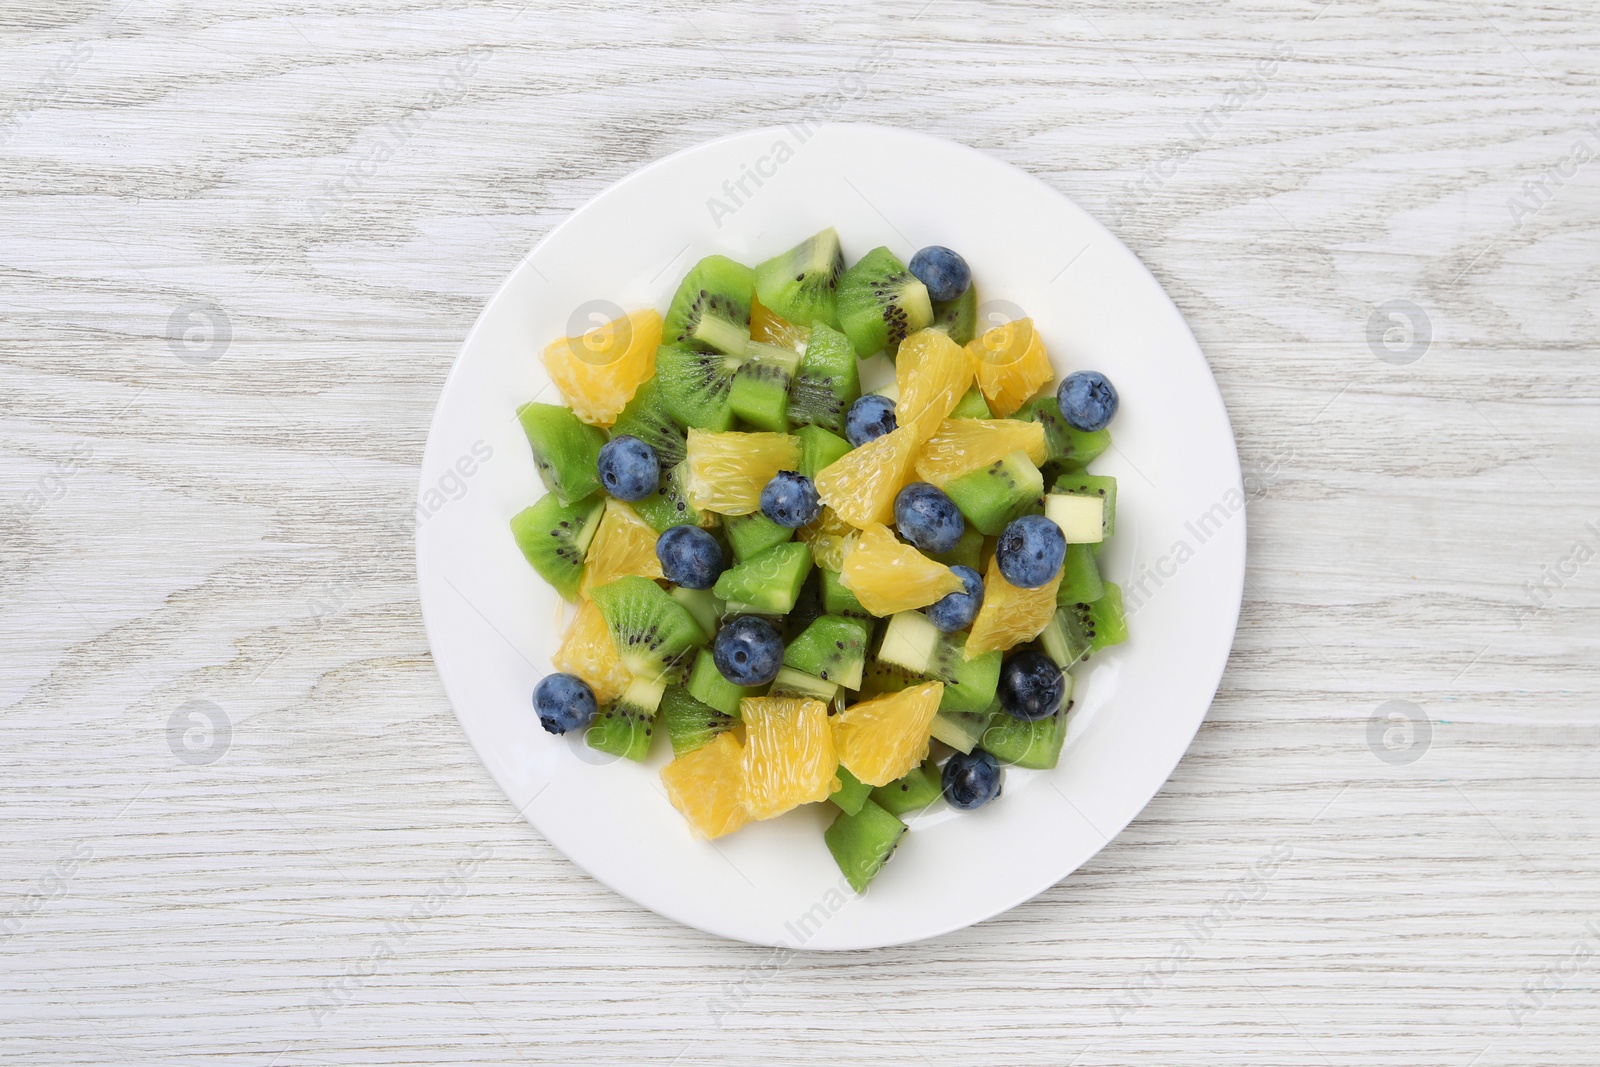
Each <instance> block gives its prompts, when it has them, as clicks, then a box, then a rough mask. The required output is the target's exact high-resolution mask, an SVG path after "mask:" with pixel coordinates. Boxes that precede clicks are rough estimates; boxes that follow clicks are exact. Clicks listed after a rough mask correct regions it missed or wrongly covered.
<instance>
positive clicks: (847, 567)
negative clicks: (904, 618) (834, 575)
mask: <svg viewBox="0 0 1600 1067" xmlns="http://www.w3.org/2000/svg"><path fill="white" fill-rule="evenodd" d="M839 580H840V581H841V582H842V583H843V584H844V587H845V588H846V589H848V590H850V591H851V592H852V593H854V594H855V595H856V599H857V600H859V601H861V606H862V607H864V608H866V609H867V610H868V611H870V612H872V614H874V615H877V616H879V617H880V618H882V617H884V616H888V615H893V614H894V613H895V612H897V611H911V610H912V609H914V608H925V607H927V606H928V605H929V604H932V603H933V602H934V601H935V600H938V599H940V598H941V597H943V596H944V595H945V594H947V593H957V592H960V591H961V590H962V589H963V588H965V586H963V585H962V584H961V579H960V578H958V577H956V573H955V572H954V571H952V570H951V569H950V568H949V567H946V566H945V565H944V564H943V563H935V562H934V561H933V560H931V559H929V558H928V557H927V556H924V555H923V554H922V553H921V552H918V551H917V550H916V549H915V548H912V547H911V546H910V545H908V544H904V543H902V542H901V541H900V540H898V539H897V538H896V537H895V535H894V534H892V533H890V532H889V528H888V527H887V526H883V525H880V524H878V523H873V524H872V525H870V526H868V527H866V528H865V529H863V530H862V531H861V537H860V538H859V539H858V540H857V541H856V545H855V548H854V549H852V550H851V552H850V554H849V555H848V556H847V557H846V558H845V561H844V567H843V569H842V570H841V571H840V572H839ZM896 777H898V775H896Z"/></svg>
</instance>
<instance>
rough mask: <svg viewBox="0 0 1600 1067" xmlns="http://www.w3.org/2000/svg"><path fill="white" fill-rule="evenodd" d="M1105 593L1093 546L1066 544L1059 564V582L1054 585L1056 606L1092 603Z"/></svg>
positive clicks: (1104, 585)
mask: <svg viewBox="0 0 1600 1067" xmlns="http://www.w3.org/2000/svg"><path fill="white" fill-rule="evenodd" d="M1105 594H1106V584H1105V581H1104V579H1102V578H1101V577H1100V562H1099V561H1098V560H1096V559H1095V558H1094V546H1093V545H1086V544H1085V545H1074V544H1068V545H1067V555H1066V559H1065V560H1063V561H1062V564H1061V584H1060V585H1059V586H1057V587H1056V606H1057V607H1065V606H1067V605H1069V604H1077V603H1079V602H1082V603H1085V604H1092V603H1094V602H1095V601H1096V600H1099V599H1100V598H1101V597H1103V596H1105Z"/></svg>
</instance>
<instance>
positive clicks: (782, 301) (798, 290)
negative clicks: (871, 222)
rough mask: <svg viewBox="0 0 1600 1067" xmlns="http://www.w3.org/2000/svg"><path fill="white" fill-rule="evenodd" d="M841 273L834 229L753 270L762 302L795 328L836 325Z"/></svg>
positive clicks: (842, 270) (810, 238)
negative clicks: (836, 306) (835, 297)
mask: <svg viewBox="0 0 1600 1067" xmlns="http://www.w3.org/2000/svg"><path fill="white" fill-rule="evenodd" d="M843 273H844V253H843V252H842V251H840V249H839V235H838V234H837V233H836V232H834V229H833V227H831V226H830V227H828V228H827V229H826V230H823V231H822V232H821V233H818V234H814V235H812V236H811V237H807V238H806V239H805V240H804V241H801V242H800V243H799V244H797V245H795V246H794V247H793V248H791V249H789V250H788V251H787V252H780V253H779V254H777V255H775V256H773V257H772V258H771V259H769V260H767V261H766V262H765V263H762V264H760V265H759V266H757V267H756V270H755V287H756V296H757V297H759V298H760V300H761V303H762V304H763V305H764V306H766V307H769V308H771V309H772V310H773V311H775V312H777V313H778V314H779V315H781V316H782V317H783V318H786V319H788V320H789V321H790V322H792V323H794V324H795V325H797V326H814V325H815V324H817V323H822V324H824V325H827V326H832V327H834V328H835V329H837V328H838V326H839V317H838V312H837V310H836V308H835V303H834V293H835V290H836V289H837V288H838V285H839V276H840V275H841V274H843Z"/></svg>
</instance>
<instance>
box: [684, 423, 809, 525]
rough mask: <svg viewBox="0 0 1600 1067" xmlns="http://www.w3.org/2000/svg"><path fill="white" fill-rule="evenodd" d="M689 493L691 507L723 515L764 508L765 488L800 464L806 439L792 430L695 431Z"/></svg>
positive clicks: (686, 488) (691, 443) (692, 432)
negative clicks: (787, 432)
mask: <svg viewBox="0 0 1600 1067" xmlns="http://www.w3.org/2000/svg"><path fill="white" fill-rule="evenodd" d="M688 449H689V456H688V458H687V459H686V460H685V461H684V470H685V471H686V472H687V476H686V477H685V479H684V487H683V489H684V494H685V495H686V496H687V497H688V498H689V506H690V507H692V508H697V509H699V510H700V511H714V512H716V513H717V514H719V515H749V514H750V513H751V512H754V511H760V510H761V490H762V489H765V488H766V485H767V483H768V482H770V481H771V480H772V476H773V475H774V474H777V473H778V472H779V471H792V470H798V469H799V468H800V439H799V438H797V437H791V436H789V435H788V434H786V433H708V432H707V431H705V430H690V431H689V445H688Z"/></svg>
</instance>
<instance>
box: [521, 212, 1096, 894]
mask: <svg viewBox="0 0 1600 1067" xmlns="http://www.w3.org/2000/svg"><path fill="white" fill-rule="evenodd" d="M977 327H978V297H977V290H976V287H975V286H974V284H973V279H972V272H971V270H970V268H969V267H968V265H967V263H966V261H965V260H963V259H962V257H961V256H960V255H958V254H957V253H955V252H954V251H952V250H950V249H948V248H943V247H939V246H934V247H929V248H924V249H922V250H921V251H919V252H918V253H917V254H916V255H915V256H914V257H912V259H911V262H910V264H909V265H907V264H905V263H902V262H901V261H900V260H899V259H898V258H897V257H896V256H895V255H894V253H893V252H891V251H890V250H889V249H887V248H875V249H873V250H872V251H870V252H868V253H867V254H866V255H864V256H862V257H861V259H860V260H858V261H857V262H856V263H855V264H854V265H853V266H850V267H846V265H845V257H844V253H843V251H842V250H841V248H840V245H839V238H838V235H837V234H836V233H835V232H834V231H833V230H832V229H828V230H824V231H823V232H821V233H819V234H817V235H816V236H814V237H812V238H810V239H808V240H806V241H803V242H801V243H800V244H799V245H798V246H796V247H794V248H792V249H790V250H788V251H787V252H783V253H781V254H780V255H777V256H774V257H773V258H771V259H769V260H767V261H766V262H764V263H761V264H760V265H759V266H756V267H755V268H753V269H752V268H750V267H748V266H745V265H744V264H742V263H738V262H736V261H734V260H732V259H729V258H727V257H726V256H721V255H712V256H708V257H707V258H705V259H702V260H701V261H700V262H699V263H697V264H695V266H694V268H693V269H692V270H690V272H689V274H688V276H687V277H685V278H684V279H683V281H682V283H681V284H680V285H679V286H678V289H677V292H676V293H675V294H674V295H673V297H672V301H671V304H670V305H669V306H668V308H667V312H666V314H665V316H663V315H661V314H659V313H658V312H657V311H656V310H655V309H653V308H645V309H641V310H639V311H636V312H634V313H632V314H630V315H627V316H625V317H623V318H620V319H618V320H617V321H615V322H612V323H609V324H607V325H605V326H603V327H600V328H599V329H597V330H592V331H590V332H588V333H586V334H584V335H582V336H580V337H566V338H560V339H558V340H556V341H555V342H553V343H552V344H551V345H550V346H549V347H548V348H547V349H546V350H545V352H544V362H545V367H546V369H547V370H548V372H549V374H550V377H551V379H552V380H553V381H554V382H555V384H556V385H557V386H558V387H559V388H560V390H561V393H562V396H563V398H564V400H565V404H543V403H527V404H524V405H523V406H522V407H521V408H520V409H519V410H518V416H519V418H520V420H521V423H522V427H523V429H524V431H525V432H526V433H527V437H528V443H529V445H530V446H531V447H532V450H533V459H534V463H535V465H536V467H537V469H538V472H539V476H540V478H541V479H542V480H543V482H544V485H545V488H546V489H547V490H548V493H547V495H545V496H544V497H543V498H542V499H540V500H539V501H538V502H537V503H535V504H533V505H532V506H531V507H528V508H526V509H525V510H523V511H522V512H520V513H519V514H517V515H516V516H515V517H513V518H512V520H511V532H512V536H513V537H514V538H515V540H516V543H517V545H518V546H519V547H520V548H521V550H522V553H523V555H524V556H525V557H526V558H527V560H528V562H529V563H530V564H531V565H532V566H533V569H534V570H535V571H537V572H538V573H539V575H540V576H542V577H543V578H544V580H545V581H547V582H549V583H550V585H551V586H553V587H554V588H555V590H556V592H558V593H559V594H560V595H561V596H562V597H564V598H565V599H566V600H568V601H570V602H571V603H572V605H574V607H575V609H576V615H575V617H574V618H573V620H572V622H571V624H570V626H569V628H568V630H567V632H566V634H565V636H564V638H563V639H562V642H561V647H560V649H559V651H558V652H557V653H556V655H555V657H554V658H553V661H552V662H553V665H554V667H555V668H556V671H558V672H559V673H553V674H551V675H549V676H547V677H545V678H544V679H543V680H541V681H540V682H539V684H538V686H537V688H536V689H535V690H534V693H533V703H534V709H535V712H536V713H537V715H538V717H539V720H540V722H541V724H542V725H543V727H544V728H545V729H546V730H548V731H550V732H551V733H554V734H562V733H567V732H569V731H579V730H582V731H585V734H584V743H585V744H587V745H589V746H592V747H593V748H595V749H598V750H600V751H602V752H607V753H612V754H614V755H617V756H620V757H625V758H627V759H629V760H635V761H644V760H645V759H647V758H648V757H649V756H650V754H651V749H652V745H653V744H656V743H657V737H658V735H660V734H662V733H664V734H665V735H666V738H667V743H669V744H670V745H671V749H672V759H671V761H670V762H668V763H666V765H665V766H663V767H662V768H661V771H660V775H661V783H662V785H663V786H664V788H665V792H666V796H667V799H668V800H669V801H670V802H671V804H672V805H673V807H675V808H676V809H677V810H678V811H679V812H680V813H681V814H682V815H683V818H684V819H685V821H686V823H687V825H688V830H689V832H690V833H692V834H693V835H695V836H697V837H700V838H703V839H710V838H716V837H720V836H722V835H724V834H730V833H733V832H734V831H736V830H738V829H739V828H741V827H743V826H745V825H746V824H747V823H750V822H754V821H758V820H762V819H772V818H777V817H779V816H781V815H783V814H784V813H786V812H788V811H791V810H793V809H795V808H797V807H799V806H800V805H803V804H825V805H830V806H831V808H830V810H833V811H834V812H835V815H834V818H833V820H832V823H831V825H830V826H829V827H828V829H827V830H826V831H825V833H824V834H823V837H824V839H825V842H826V844H827V847H828V849H829V851H830V852H831V853H832V855H833V857H834V859H835V860H836V861H837V862H838V864H839V867H840V869H841V870H842V871H843V873H844V876H845V878H846V879H847V881H848V882H849V884H850V885H851V886H852V887H853V888H854V889H855V890H856V891H857V892H862V891H864V890H865V889H866V887H867V885H868V884H869V883H870V882H871V881H872V880H873V878H874V877H875V876H876V874H877V873H878V871H879V870H880V869H881V868H882V867H883V865H884V863H885V861H887V860H888V858H889V857H890V855H891V854H892V853H893V851H894V850H895V848H896V847H897V845H898V844H899V843H900V841H901V838H902V836H903V835H904V834H905V833H906V831H907V820H908V819H911V817H912V816H913V814H914V813H917V812H920V811H923V810H925V809H927V808H928V807H929V806H930V805H934V804H939V803H943V804H947V805H949V806H950V807H952V808H954V809H957V810H961V811H972V810H976V809H979V808H982V807H984V806H985V805H987V804H989V803H990V802H992V801H994V800H995V799H996V798H997V797H999V795H1000V792H1001V787H1002V785H1003V783H1004V777H1005V768H1006V767H1007V766H1014V767H1026V768H1036V769H1045V768H1050V767H1053V766H1055V764H1056V761H1057V759H1058V758H1059V756H1060V752H1061V746H1062V740H1063V738H1064V737H1065V735H1066V721H1067V714H1068V710H1069V709H1070V708H1071V707H1072V690H1073V674H1072V673H1071V672H1072V670H1073V668H1075V667H1077V665H1079V664H1081V663H1083V662H1084V661H1085V660H1086V659H1088V657H1089V656H1090V655H1091V654H1092V653H1094V652H1096V651H1098V650H1100V649H1103V648H1106V647H1107V646H1110V645H1115V644H1117V643H1119V642H1121V641H1123V640H1125V639H1126V638H1127V627H1126V624H1125V620H1124V618H1123V612H1122V596H1121V591H1120V590H1119V589H1118V588H1117V586H1116V585H1115V584H1114V583H1112V582H1110V581H1108V580H1106V578H1105V576H1104V575H1103V574H1102V572H1101V568H1100V562H1099V560H1100V552H1101V549H1102V547H1103V546H1104V544H1105V543H1106V541H1107V540H1109V539H1110V538H1111V537H1112V536H1113V534H1114V533H1115V532H1116V502H1117V483H1116V479H1114V478H1111V477H1108V476H1105V475H1098V474H1092V473H1090V472H1089V470H1088V467H1089V465H1090V464H1091V463H1092V462H1093V461H1094V459H1095V458H1096V457H1097V456H1099V455H1100V454H1101V453H1103V452H1104V451H1105V450H1106V449H1107V448H1108V447H1110V444H1111V435H1110V432H1109V430H1108V429H1107V426H1108V425H1109V423H1110V422H1111V421H1112V419H1113V418H1114V417H1115V415H1116V412H1117V402H1118V401H1117V392H1116V389H1115V388H1114V387H1113V386H1112V384H1111V382H1110V381H1109V380H1108V379H1107V378H1106V377H1105V376H1104V375H1103V374H1100V373H1098V372H1095V371H1078V372H1075V373H1072V374H1069V375H1067V376H1066V377H1065V378H1064V379H1063V380H1061V381H1060V382H1059V383H1055V382H1053V377H1054V372H1053V370H1052V368H1051V363H1050V360H1049V357H1048V356H1047V354H1046V352H1045V348H1044V343H1043V341H1042V339H1041V338H1040V336H1039V333H1038V331H1037V330H1036V329H1035V328H1034V325H1033V323H1032V321H1031V320H1029V319H1019V320H1016V321H1012V322H1007V323H1004V324H1001V325H998V326H995V327H993V328H992V329H988V330H986V331H984V332H983V333H981V334H978V333H977V332H976V331H977ZM880 355H882V356H885V357H887V359H888V360H889V361H890V362H891V363H892V368H893V374H894V381H893V382H892V384H888V385H886V386H885V387H884V388H882V389H878V390H876V391H872V392H867V393H865V394H863V392H862V372H863V367H864V366H866V367H872V366H877V367H879V368H882V367H883V363H882V361H878V362H876V363H869V362H867V361H873V360H876V359H877V357H879V356H880ZM882 377H887V375H886V374H883V375H882ZM657 747H659V745H658V746H657ZM911 821H913V822H914V821H915V820H914V819H911Z"/></svg>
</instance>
